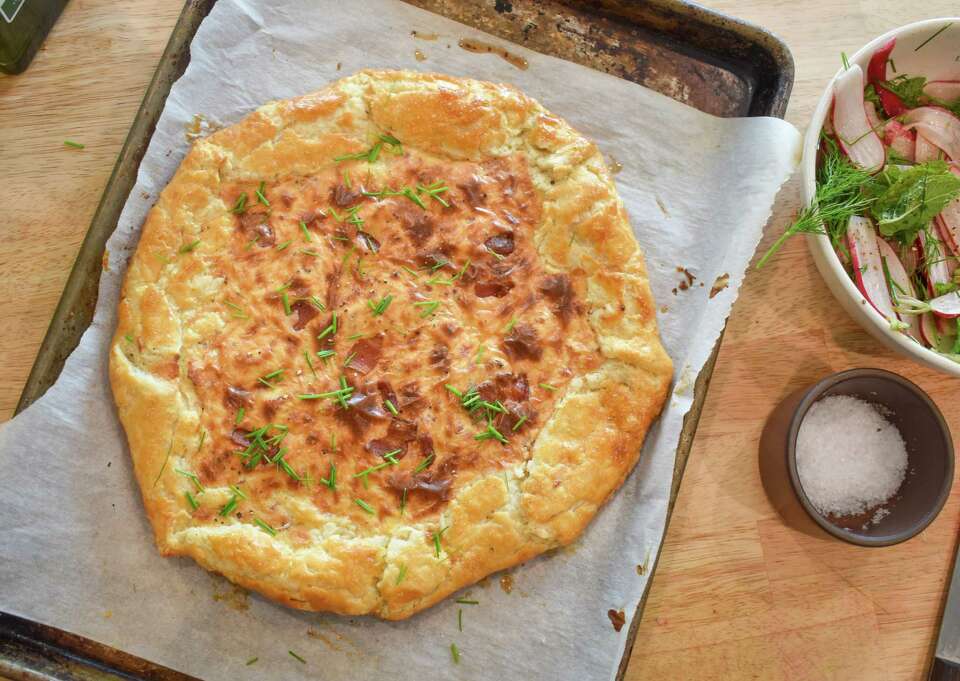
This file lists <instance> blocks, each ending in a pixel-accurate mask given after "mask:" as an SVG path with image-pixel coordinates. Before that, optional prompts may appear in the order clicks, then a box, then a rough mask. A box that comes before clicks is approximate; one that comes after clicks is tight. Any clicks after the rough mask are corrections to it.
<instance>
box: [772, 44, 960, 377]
mask: <svg viewBox="0 0 960 681" xmlns="http://www.w3.org/2000/svg"><path fill="white" fill-rule="evenodd" d="M895 42H896V39H894V40H891V41H890V42H889V43H887V44H886V45H884V46H883V47H881V48H880V49H879V50H877V51H876V53H874V54H873V56H872V57H871V59H870V62H869V65H868V67H867V73H866V74H864V73H863V70H862V69H861V68H860V67H859V66H858V65H856V64H852V65H851V64H849V63H848V62H847V60H846V57H844V69H843V71H842V72H841V73H840V75H839V76H838V77H837V78H836V80H835V81H834V93H833V104H832V107H831V110H830V112H829V114H828V116H827V119H826V121H825V123H824V126H823V129H822V130H821V133H820V147H819V151H818V156H817V178H816V179H817V182H816V192H815V195H814V199H813V201H812V202H811V205H810V206H808V207H807V208H806V209H804V210H803V211H801V213H800V214H799V215H798V217H797V220H796V222H794V224H793V225H791V226H790V227H789V228H788V229H787V231H786V232H785V233H784V234H783V236H781V237H780V239H778V240H777V241H776V243H774V245H773V247H772V248H771V249H770V250H769V251H767V253H766V254H765V255H764V256H763V258H761V260H760V262H759V263H758V267H762V266H763V264H764V263H765V262H766V261H767V260H768V259H769V258H770V256H771V255H773V253H774V252H776V251H777V249H779V248H780V246H781V245H782V244H783V242H784V241H785V240H786V239H787V238H788V237H790V236H792V235H793V234H797V233H817V234H825V235H826V236H828V237H829V238H830V240H831V243H832V245H833V249H834V252H835V253H836V254H837V257H838V258H839V259H840V261H841V263H842V264H843V265H844V267H845V269H846V270H847V273H848V274H849V275H850V277H851V279H852V280H853V282H854V283H855V284H856V286H857V288H858V289H859V290H860V292H861V293H862V294H863V296H864V298H866V300H867V301H868V302H869V304H870V305H871V306H872V307H873V308H874V309H875V310H876V311H877V313H878V314H880V315H882V316H883V317H884V318H885V319H886V320H887V322H888V323H889V324H890V327H891V328H892V329H893V330H895V331H899V332H902V333H905V334H907V335H908V336H909V337H911V338H913V339H914V340H915V341H917V342H918V343H920V344H922V345H923V346H924V347H926V348H929V349H930V350H932V351H934V352H937V353H940V354H942V355H945V356H947V357H949V358H951V359H953V360H954V361H957V362H960V72H958V74H957V80H937V81H928V80H927V79H926V78H924V77H923V76H919V75H909V74H896V71H895V68H896V67H895V64H894V63H893V61H892V60H891V58H890V55H891V52H892V51H893V48H894V46H895Z"/></svg>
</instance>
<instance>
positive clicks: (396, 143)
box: [380, 134, 403, 156]
mask: <svg viewBox="0 0 960 681" xmlns="http://www.w3.org/2000/svg"><path fill="white" fill-rule="evenodd" d="M380 139H381V140H382V141H384V142H386V143H387V144H388V145H390V146H391V147H393V153H394V154H396V155H397V156H400V155H402V154H403V145H402V144H401V143H400V140H398V139H397V138H396V137H394V136H393V135H390V134H386V135H380Z"/></svg>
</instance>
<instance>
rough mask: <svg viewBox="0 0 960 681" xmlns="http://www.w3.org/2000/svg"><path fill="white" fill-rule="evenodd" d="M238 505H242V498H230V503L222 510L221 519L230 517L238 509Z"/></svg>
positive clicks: (235, 496)
mask: <svg viewBox="0 0 960 681" xmlns="http://www.w3.org/2000/svg"><path fill="white" fill-rule="evenodd" d="M238 503H240V497H238V496H237V495H236V494H234V495H233V496H232V497H230V501H228V502H227V503H226V504H224V505H223V508H221V509H220V514H219V515H220V517H221V518H226V517H227V516H228V515H230V513H231V511H233V510H234V509H235V508H236V507H237V504H238Z"/></svg>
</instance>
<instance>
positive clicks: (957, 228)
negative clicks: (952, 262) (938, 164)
mask: <svg viewBox="0 0 960 681" xmlns="http://www.w3.org/2000/svg"><path fill="white" fill-rule="evenodd" d="M950 172H952V173H953V174H954V175H956V176H957V177H960V170H958V169H957V168H955V167H954V168H950ZM936 222H937V227H938V228H939V229H940V234H942V235H943V240H944V241H946V242H947V244H948V245H949V246H950V250H951V251H953V254H954V255H957V256H960V198H957V199H954V200H953V201H951V202H950V203H948V204H947V205H946V207H945V208H944V209H943V211H941V213H940V215H938V216H937V219H936Z"/></svg>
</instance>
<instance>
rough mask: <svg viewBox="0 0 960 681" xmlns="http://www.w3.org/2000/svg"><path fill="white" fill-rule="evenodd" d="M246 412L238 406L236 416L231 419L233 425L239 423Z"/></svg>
mask: <svg viewBox="0 0 960 681" xmlns="http://www.w3.org/2000/svg"><path fill="white" fill-rule="evenodd" d="M245 413H246V410H245V409H244V408H243V407H240V408H239V409H238V410H237V418H235V419H234V420H233V423H234V425H240V422H241V421H243V415H244V414H245Z"/></svg>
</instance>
